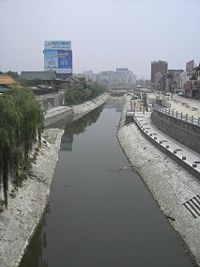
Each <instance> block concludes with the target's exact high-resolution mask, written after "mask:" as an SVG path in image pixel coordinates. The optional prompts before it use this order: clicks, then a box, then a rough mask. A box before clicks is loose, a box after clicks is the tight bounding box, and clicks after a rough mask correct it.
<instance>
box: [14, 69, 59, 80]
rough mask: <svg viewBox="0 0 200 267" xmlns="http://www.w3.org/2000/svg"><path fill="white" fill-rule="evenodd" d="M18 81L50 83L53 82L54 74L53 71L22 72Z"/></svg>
mask: <svg viewBox="0 0 200 267" xmlns="http://www.w3.org/2000/svg"><path fill="white" fill-rule="evenodd" d="M19 79H20V80H26V81H33V80H42V81H52V80H55V74H54V72H53V71H22V72H21V74H20V77H19Z"/></svg>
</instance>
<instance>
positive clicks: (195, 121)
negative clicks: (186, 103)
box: [154, 106, 200, 126]
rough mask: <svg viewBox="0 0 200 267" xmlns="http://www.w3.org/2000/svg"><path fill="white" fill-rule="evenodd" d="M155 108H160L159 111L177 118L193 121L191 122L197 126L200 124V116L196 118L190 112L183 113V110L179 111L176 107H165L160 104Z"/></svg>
mask: <svg viewBox="0 0 200 267" xmlns="http://www.w3.org/2000/svg"><path fill="white" fill-rule="evenodd" d="M154 109H155V110H158V111H160V112H162V113H164V114H166V115H168V116H171V117H174V118H177V119H179V120H182V121H185V122H188V123H191V124H193V125H196V126H200V117H198V118H196V117H194V116H189V115H188V114H183V113H182V112H178V111H176V110H174V109H170V108H163V107H160V106H155V107H154Z"/></svg>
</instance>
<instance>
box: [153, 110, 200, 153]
mask: <svg viewBox="0 0 200 267" xmlns="http://www.w3.org/2000/svg"><path fill="white" fill-rule="evenodd" d="M151 119H152V121H153V123H154V124H155V125H156V127H157V128H158V129H160V130H162V131H163V132H165V133H166V134H168V135H169V136H171V137H173V138H174V139H176V140H177V141H179V142H181V143H183V144H184V145H186V146H188V147H190V148H192V149H193V150H195V151H197V152H198V153H200V127H199V126H196V125H193V124H191V123H188V122H186V121H182V120H180V119H177V118H174V117H171V116H168V115H167V114H164V113H162V112H160V111H158V110H156V109H155V110H154V111H153V112H152V114H151Z"/></svg>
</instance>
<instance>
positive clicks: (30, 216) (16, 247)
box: [0, 94, 108, 267]
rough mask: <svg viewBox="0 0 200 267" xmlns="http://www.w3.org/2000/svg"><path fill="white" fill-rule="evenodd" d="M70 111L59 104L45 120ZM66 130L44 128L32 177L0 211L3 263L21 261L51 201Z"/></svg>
mask: <svg viewBox="0 0 200 267" xmlns="http://www.w3.org/2000/svg"><path fill="white" fill-rule="evenodd" d="M107 97H108V95H107V94H103V95H101V96H99V97H97V98H95V99H94V100H92V101H87V102H85V103H83V104H81V105H78V106H74V107H73V113H74V115H80V116H82V115H85V114H86V113H88V112H90V111H92V110H94V109H96V108H97V107H99V106H101V105H103V104H104V103H105V101H106V99H107ZM71 114H72V108H70V107H57V108H55V109H52V110H49V111H48V113H47V114H46V116H45V122H47V124H48V125H49V124H52V123H54V122H56V121H57V120H60V119H64V118H65V117H67V116H69V115H71ZM45 126H47V125H46V124H45ZM63 133H64V131H63V130H60V129H46V130H45V131H44V133H43V138H42V146H41V148H40V149H39V151H38V154H37V156H36V159H35V161H34V163H33V164H32V168H31V171H30V175H29V178H28V179H26V180H24V182H23V185H22V187H19V188H18V189H17V192H15V193H14V197H13V196H12V197H11V196H9V202H8V208H7V209H5V210H4V211H2V213H0V267H17V266H18V265H19V263H20V261H21V258H22V257H23V254H24V252H25V249H26V247H27V246H28V244H29V242H30V240H31V238H32V236H33V234H34V232H35V230H36V229H37V226H38V224H39V222H40V220H41V218H42V216H43V213H44V211H45V208H46V205H47V202H48V196H49V193H50V187H51V183H52V179H53V175H54V169H55V166H56V163H57V160H58V154H59V149H60V143H61V138H62V135H63Z"/></svg>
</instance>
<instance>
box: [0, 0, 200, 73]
mask: <svg viewBox="0 0 200 267" xmlns="http://www.w3.org/2000/svg"><path fill="white" fill-rule="evenodd" d="M199 32H200V0H188V1H187V0H176V1H175V0H174V1H162V0H160V1H159V0H157V1H151V0H149V1H147V0H146V1H133V0H132V1H100V0H99V1H98V0H96V1H67V0H66V1H64V0H63V1H58V0H57V1H47V0H43V1H42V0H40V1H39V0H35V1H29V0H27V1H18V0H15V1H14V0H13V1H8V0H7V1H6V0H0V70H2V71H6V70H13V71H18V72H20V71H21V70H43V48H44V40H71V41H72V50H73V69H74V72H75V73H77V72H82V71H83V70H93V71H95V72H99V71H101V70H114V69H116V68H117V67H128V68H129V69H130V70H132V71H133V72H134V73H135V74H137V76H138V77H144V78H150V64H151V61H153V60H159V59H162V60H166V61H168V65H169V68H185V62H186V61H189V60H191V59H194V60H195V62H196V63H199V62H200V34H199Z"/></svg>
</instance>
